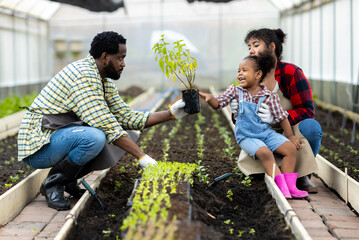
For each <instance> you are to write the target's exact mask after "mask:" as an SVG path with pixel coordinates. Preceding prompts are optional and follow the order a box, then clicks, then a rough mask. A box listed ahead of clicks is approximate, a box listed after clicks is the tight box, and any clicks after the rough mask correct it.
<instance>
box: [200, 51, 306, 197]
mask: <svg viewBox="0 0 359 240" xmlns="http://www.w3.org/2000/svg"><path fill="white" fill-rule="evenodd" d="M274 64H275V60H274V58H273V56H271V55H269V54H261V55H258V56H248V57H246V58H244V59H243V61H242V62H241V63H240V64H239V69H238V75H237V79H238V81H239V85H238V86H237V87H236V86H234V85H232V86H230V87H229V88H228V89H227V90H226V91H225V92H224V94H222V95H220V96H218V97H217V98H215V97H213V96H212V95H211V94H207V93H203V92H200V93H199V95H200V97H201V98H203V99H204V100H205V101H206V102H207V103H208V104H209V105H210V106H211V107H212V108H214V109H221V108H223V107H225V106H227V105H228V104H229V103H230V101H231V100H232V99H234V98H236V99H238V102H239V106H238V113H237V114H236V116H235V118H236V120H237V121H236V125H235V137H236V140H237V142H238V144H239V146H240V147H241V148H242V149H243V150H244V151H246V152H247V153H248V154H249V155H251V156H255V157H256V158H258V159H259V160H260V161H261V162H262V164H263V167H264V169H265V171H266V173H267V174H268V175H272V169H273V164H275V177H274V181H275V182H276V184H277V186H278V187H279V189H280V190H281V192H282V193H283V195H284V196H285V197H286V198H292V197H293V198H302V197H307V196H308V193H307V192H306V191H301V190H298V189H297V187H296V180H297V176H298V173H293V172H294V167H295V160H296V150H297V149H300V148H301V145H300V142H299V140H298V139H297V138H296V137H295V136H294V134H293V131H292V128H291V126H290V124H289V121H288V119H287V116H288V113H287V112H286V111H284V110H283V108H282V106H281V105H280V103H279V97H278V95H277V94H275V93H272V92H271V91H269V90H268V89H267V88H266V87H264V86H262V85H260V83H261V81H262V80H263V79H264V77H265V76H266V75H267V73H268V72H269V71H270V70H271V69H272V68H273V66H274ZM262 103H266V104H267V105H268V106H269V107H270V110H271V112H272V114H273V116H274V120H275V122H279V124H280V125H281V127H282V128H283V130H284V134H285V136H286V137H287V138H286V137H284V136H283V135H281V134H279V133H277V132H275V131H274V130H273V129H272V128H271V127H270V125H269V124H268V123H264V122H263V121H262V120H261V119H260V117H259V116H258V115H257V113H258V107H259V106H260V105H261V104H262ZM288 139H289V140H290V141H289V140H288ZM273 152H274V153H276V154H280V155H282V156H283V160H282V167H281V168H282V172H283V173H282V172H281V170H280V169H279V167H278V165H277V164H276V162H275V158H274V155H273Z"/></svg>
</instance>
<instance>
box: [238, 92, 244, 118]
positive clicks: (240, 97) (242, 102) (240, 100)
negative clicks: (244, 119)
mask: <svg viewBox="0 0 359 240" xmlns="http://www.w3.org/2000/svg"><path fill="white" fill-rule="evenodd" d="M243 105H244V100H243V90H242V89H240V88H238V107H239V110H238V113H243V111H244V106H243Z"/></svg>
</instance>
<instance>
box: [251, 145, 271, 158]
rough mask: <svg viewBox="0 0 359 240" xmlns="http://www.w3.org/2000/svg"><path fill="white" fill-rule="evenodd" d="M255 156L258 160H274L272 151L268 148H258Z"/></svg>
mask: <svg viewBox="0 0 359 240" xmlns="http://www.w3.org/2000/svg"><path fill="white" fill-rule="evenodd" d="M255 155H256V157H257V158H259V159H260V160H266V159H271V158H274V156H273V153H272V151H271V150H270V149H269V148H268V147H260V148H259V149H258V150H257V152H256V154H255Z"/></svg>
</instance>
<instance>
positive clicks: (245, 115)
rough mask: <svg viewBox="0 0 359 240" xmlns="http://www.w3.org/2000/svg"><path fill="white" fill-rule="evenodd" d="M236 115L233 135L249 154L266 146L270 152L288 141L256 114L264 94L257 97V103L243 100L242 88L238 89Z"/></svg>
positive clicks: (251, 154) (253, 153)
mask: <svg viewBox="0 0 359 240" xmlns="http://www.w3.org/2000/svg"><path fill="white" fill-rule="evenodd" d="M238 91H239V92H238V95H239V99H238V103H239V104H238V108H239V109H238V116H237V121H236V125H235V136H236V140H237V143H238V144H239V146H240V147H241V148H242V149H243V150H244V151H246V152H247V153H248V154H249V155H250V156H254V155H255V153H256V151H257V150H258V149H259V148H260V147H262V146H267V147H268V148H269V149H270V150H271V151H272V152H273V151H275V150H276V149H277V148H278V147H279V146H280V145H282V144H283V143H284V142H286V141H289V140H288V139H287V138H286V137H284V136H283V135H281V134H279V133H277V132H275V131H274V130H273V129H272V128H271V126H270V125H269V124H268V123H265V122H263V121H262V120H261V118H260V117H259V116H258V115H257V113H258V108H259V106H260V105H261V104H262V103H263V101H264V99H265V96H261V97H260V98H259V101H258V104H256V103H251V102H247V101H244V99H243V90H242V89H238Z"/></svg>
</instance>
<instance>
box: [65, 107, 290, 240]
mask: <svg viewBox="0 0 359 240" xmlns="http://www.w3.org/2000/svg"><path fill="white" fill-rule="evenodd" d="M213 113H214V111H213V110H211V109H210V108H209V107H208V106H207V105H206V104H202V105H201V114H202V115H203V116H204V117H205V121H204V123H203V124H201V125H200V127H201V132H202V134H204V146H205V151H204V157H203V161H202V165H203V166H204V167H205V169H206V171H204V172H203V173H202V174H208V175H209V181H212V180H213V179H214V178H216V177H218V176H220V175H222V174H224V173H227V172H232V173H233V175H232V176H231V177H230V178H228V179H227V180H225V181H224V182H219V183H218V184H217V185H215V186H214V187H213V188H210V189H208V190H207V189H206V187H207V186H208V183H203V182H200V181H199V178H197V177H196V178H195V183H194V185H193V187H192V188H191V205H192V214H191V215H192V218H191V224H188V223H183V225H184V227H183V229H182V228H181V229H180V230H179V232H178V236H179V237H180V239H196V237H197V236H198V235H200V239H238V237H239V235H240V236H241V238H243V239H295V238H294V236H293V235H292V233H291V231H290V229H289V228H288V227H287V225H286V223H285V221H284V217H283V215H282V214H280V212H279V210H278V208H277V206H276V203H275V200H274V199H273V198H272V196H271V195H269V194H268V191H267V188H266V186H265V183H264V181H263V176H258V177H256V178H255V179H254V178H252V180H251V186H247V185H245V184H242V183H241V181H242V180H243V179H244V176H243V175H242V174H241V173H239V172H238V170H236V169H234V168H235V167H236V163H235V157H234V156H238V155H239V150H240V149H239V147H238V146H237V144H236V143H235V139H234V136H233V134H232V131H231V129H230V128H229V127H228V126H227V125H228V124H227V120H226V119H225V117H224V116H223V115H222V113H221V112H218V114H219V117H220V121H221V122H222V123H223V124H222V126H223V127H226V130H227V131H228V133H229V134H230V135H231V138H232V144H233V146H234V148H235V149H234V154H233V156H232V157H230V156H229V155H227V154H225V153H224V151H223V149H225V148H227V146H226V144H225V143H224V141H223V140H222V139H221V138H220V133H219V132H218V130H217V129H216V128H214V126H213V119H212V116H213ZM197 119H198V116H197V115H191V116H188V117H186V118H184V119H183V120H182V124H181V127H180V130H179V131H178V132H177V133H176V135H175V136H174V137H173V138H171V140H170V146H171V147H170V150H169V152H168V153H169V160H168V161H177V162H188V163H194V162H196V161H198V160H199V157H198V156H197V140H196V130H195V127H194V125H195V122H196V121H197ZM175 124H176V121H170V122H167V123H165V124H162V125H160V126H157V127H156V131H155V133H154V135H153V136H152V138H151V140H150V141H148V142H147V144H146V145H145V146H146V147H145V148H146V150H145V152H146V153H147V154H149V155H151V156H152V157H153V158H155V159H157V160H161V159H162V157H163V150H162V149H163V142H164V139H165V138H168V136H169V132H170V130H171V129H172V128H173V126H174V125H175ZM146 134H148V131H145V132H144V133H143V134H142V135H141V138H140V140H139V144H140V146H141V147H142V148H143V145H142V144H141V141H143V139H144V138H145V136H146ZM134 162H135V159H134V158H133V157H131V156H130V155H125V156H124V157H123V158H122V159H121V160H120V162H119V163H118V164H116V165H115V166H114V167H112V168H111V170H110V171H109V173H108V175H107V176H106V178H105V179H104V180H103V181H102V185H101V187H100V189H99V190H98V194H99V196H100V197H101V199H102V201H103V202H105V204H106V206H107V210H106V211H102V210H101V209H100V207H99V205H98V203H97V202H95V201H93V202H92V203H91V204H90V206H89V208H88V210H87V211H86V213H84V214H83V215H82V216H81V217H80V218H79V219H78V225H77V227H76V229H75V230H74V233H73V235H72V237H71V238H70V239H90V238H91V239H104V235H105V234H106V236H107V235H108V233H109V232H108V231H110V234H109V236H108V238H109V239H116V236H118V237H121V234H122V233H121V231H120V230H119V227H120V226H121V225H122V221H123V219H124V218H125V217H126V215H127V214H128V211H129V209H130V208H129V207H127V206H126V203H127V200H128V198H129V196H130V194H131V192H132V190H133V186H134V181H135V179H138V178H140V177H141V175H140V173H139V170H140V169H139V168H138V167H137V166H134V165H133V163H134ZM122 167H124V168H125V171H123V168H122ZM121 168H122V170H121ZM119 183H120V187H118V186H119ZM229 190H231V191H232V193H233V195H229V196H230V197H227V195H228V193H229ZM189 226H191V227H189ZM104 231H105V232H104ZM197 239H198V238H197Z"/></svg>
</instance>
